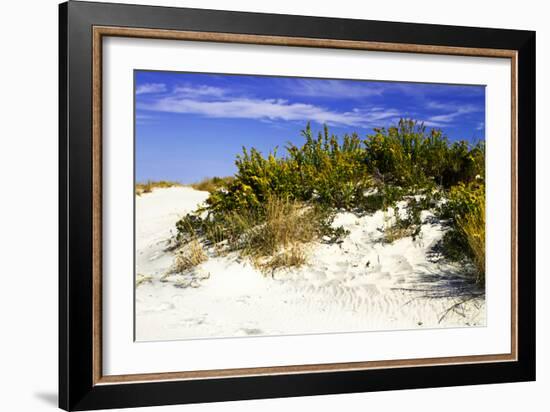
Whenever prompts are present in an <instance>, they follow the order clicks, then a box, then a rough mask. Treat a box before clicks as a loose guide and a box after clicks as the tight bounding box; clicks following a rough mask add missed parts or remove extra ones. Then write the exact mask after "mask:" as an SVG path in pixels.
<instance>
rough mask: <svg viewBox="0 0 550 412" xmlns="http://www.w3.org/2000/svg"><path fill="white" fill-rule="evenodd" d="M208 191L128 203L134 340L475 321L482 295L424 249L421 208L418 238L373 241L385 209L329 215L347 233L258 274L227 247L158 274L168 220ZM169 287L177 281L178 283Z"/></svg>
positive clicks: (433, 223) (426, 221)
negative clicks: (300, 260) (286, 265)
mask: <svg viewBox="0 0 550 412" xmlns="http://www.w3.org/2000/svg"><path fill="white" fill-rule="evenodd" d="M207 197H208V193H206V192H199V191H196V190H193V189H191V188H186V187H174V188H169V189H155V190H154V191H153V193H148V194H144V195H142V196H140V197H138V198H137V200H136V236H137V239H136V265H137V268H136V273H138V274H139V275H138V277H139V279H141V280H145V281H144V282H142V283H141V284H140V285H139V286H138V287H137V289H136V338H137V340H140V341H150V340H170V339H186V338H206V337H231V336H254V335H284V334H303V333H330V332H352V331H370V330H388V329H409V328H434V327H464V326H483V325H485V301H484V298H483V295H482V294H481V293H480V291H479V290H477V289H476V287H475V285H473V284H472V283H471V282H470V281H469V280H468V279H467V278H465V277H464V276H463V275H461V272H463V268H461V267H460V266H459V265H456V264H448V263H444V262H443V261H442V260H441V259H440V257H439V256H438V255H437V254H436V253H434V252H433V245H434V244H435V243H436V242H437V241H438V240H439V239H441V237H442V236H443V233H444V228H443V227H442V226H441V224H440V223H439V222H437V220H436V219H434V218H433V216H432V215H431V214H430V213H429V212H423V214H422V221H423V225H422V230H421V235H420V236H419V237H418V238H417V239H416V240H413V239H412V238H411V237H407V238H403V239H400V240H397V241H395V242H393V243H391V244H387V243H384V242H383V241H382V229H383V228H384V225H385V222H386V221H387V220H391V218H392V215H393V211H392V210H390V211H388V212H382V211H379V212H376V213H374V214H372V215H367V216H362V217H358V216H355V215H354V214H352V213H347V212H342V213H338V215H337V216H336V219H335V221H334V225H335V226H340V225H342V226H344V227H345V228H346V229H348V230H349V231H350V234H349V235H348V236H347V237H345V238H344V240H343V242H342V243H340V244H325V243H323V242H316V243H314V244H312V245H310V246H309V260H308V262H309V263H308V264H306V265H304V266H303V267H301V268H299V269H292V270H278V271H276V272H274V273H273V274H271V275H267V276H266V275H265V274H262V273H261V272H259V271H258V270H257V269H255V268H254V267H253V266H252V265H251V264H250V263H249V262H248V261H246V260H243V259H241V258H239V257H238V256H237V254H230V255H228V256H224V257H216V256H215V254H214V253H213V252H212V251H210V252H209V255H210V258H209V259H208V260H207V261H206V262H204V263H203V264H201V265H200V266H198V267H197V268H195V269H194V270H193V271H192V272H191V273H187V274H185V275H182V274H179V275H172V276H170V277H168V278H166V279H164V281H161V278H162V277H163V275H164V274H165V273H166V272H167V270H168V269H169V268H170V266H171V264H172V261H173V258H174V255H173V252H172V251H170V250H169V249H167V246H168V245H169V241H170V238H171V237H172V236H173V234H174V232H175V226H174V225H175V222H176V221H177V220H178V219H179V218H180V217H181V216H182V215H183V214H185V213H187V212H190V211H192V210H194V209H195V208H196V207H197V206H198V205H199V204H200V203H202V202H203V201H204V200H205V199H206V198H207ZM178 285H179V286H178Z"/></svg>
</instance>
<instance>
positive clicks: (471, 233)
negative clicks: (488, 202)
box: [457, 202, 485, 283]
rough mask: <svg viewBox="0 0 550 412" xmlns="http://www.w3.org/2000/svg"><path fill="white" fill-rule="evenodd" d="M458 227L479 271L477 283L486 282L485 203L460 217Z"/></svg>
mask: <svg viewBox="0 0 550 412" xmlns="http://www.w3.org/2000/svg"><path fill="white" fill-rule="evenodd" d="M457 227H458V229H459V230H460V232H461V233H462V234H463V236H464V238H465V240H466V243H467V245H468V248H469V250H470V255H471V258H472V260H473V262H474V264H475V266H476V269H477V282H478V283H484V282H485V203H484V202H483V203H480V204H479V205H478V207H477V208H476V209H474V210H473V211H471V212H469V213H467V214H466V215H465V216H464V217H458V219H457Z"/></svg>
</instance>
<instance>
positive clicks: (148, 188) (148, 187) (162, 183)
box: [136, 180, 181, 196]
mask: <svg viewBox="0 0 550 412" xmlns="http://www.w3.org/2000/svg"><path fill="white" fill-rule="evenodd" d="M174 186H181V183H179V182H172V181H169V180H158V181H152V180H148V181H147V182H146V183H136V195H137V196H141V195H142V194H144V193H151V192H152V191H153V189H155V188H167V187H174Z"/></svg>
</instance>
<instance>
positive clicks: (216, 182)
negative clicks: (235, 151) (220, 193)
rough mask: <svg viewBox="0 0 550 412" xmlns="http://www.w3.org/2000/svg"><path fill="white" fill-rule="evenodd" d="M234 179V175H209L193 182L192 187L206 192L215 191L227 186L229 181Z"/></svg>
mask: <svg viewBox="0 0 550 412" xmlns="http://www.w3.org/2000/svg"><path fill="white" fill-rule="evenodd" d="M233 180H234V177H233V176H226V177H218V176H214V177H207V178H204V179H202V180H201V181H199V182H196V183H192V184H191V187H192V188H193V189H195V190H202V191H204V192H210V193H213V192H215V191H216V190H218V189H222V188H224V187H227V186H228V185H229V183H231V182H232V181H233Z"/></svg>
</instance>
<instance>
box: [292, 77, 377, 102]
mask: <svg viewBox="0 0 550 412" xmlns="http://www.w3.org/2000/svg"><path fill="white" fill-rule="evenodd" d="M383 91H384V89H383V88H382V87H380V86H378V85H375V84H365V83H359V82H351V81H343V80H325V79H323V80H319V79H297V80H296V79H293V80H292V81H291V82H288V87H287V92H288V93H289V94H292V95H295V96H307V97H330V98H332V99H358V98H365V97H368V96H380V95H381V94H382V93H383Z"/></svg>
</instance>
